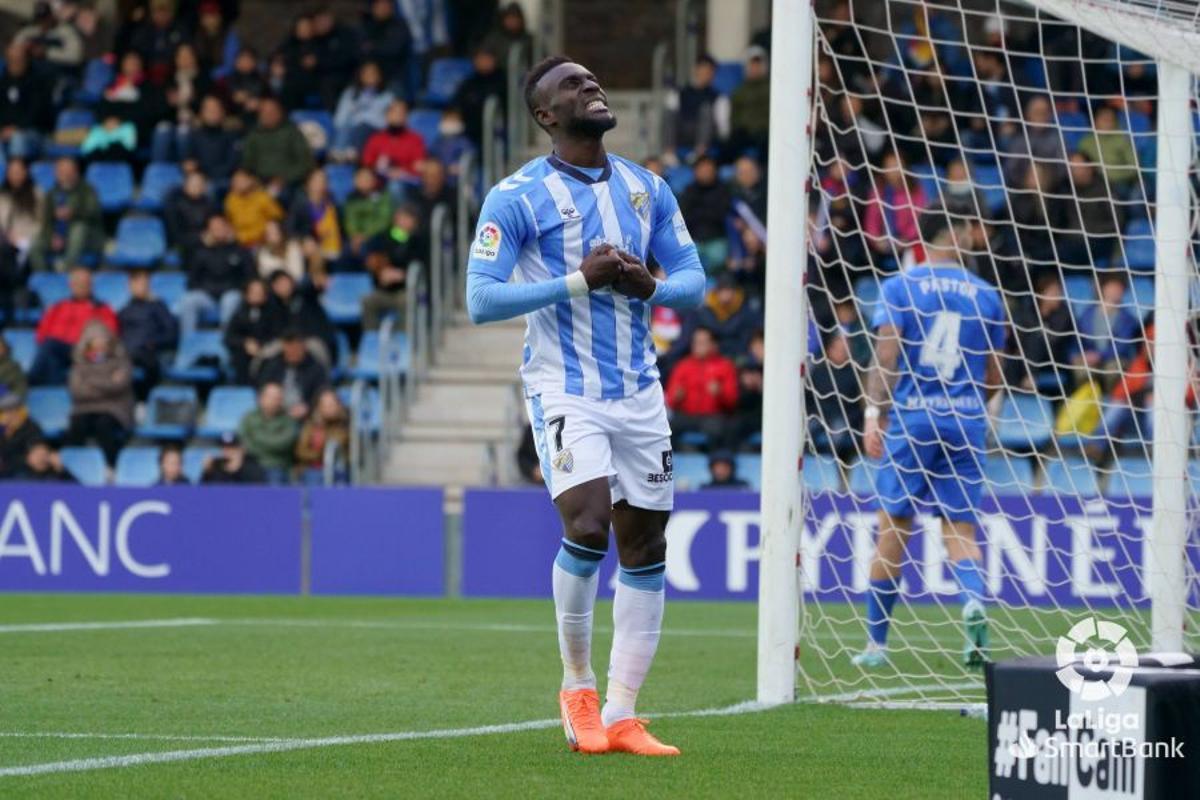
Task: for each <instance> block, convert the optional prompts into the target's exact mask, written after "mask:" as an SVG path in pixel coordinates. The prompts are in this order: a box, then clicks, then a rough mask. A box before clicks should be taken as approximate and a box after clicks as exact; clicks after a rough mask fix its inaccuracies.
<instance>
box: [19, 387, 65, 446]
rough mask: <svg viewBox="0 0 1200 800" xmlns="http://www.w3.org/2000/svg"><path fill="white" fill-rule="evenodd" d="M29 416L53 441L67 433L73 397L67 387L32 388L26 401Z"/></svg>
mask: <svg viewBox="0 0 1200 800" xmlns="http://www.w3.org/2000/svg"><path fill="white" fill-rule="evenodd" d="M26 403H27V404H28V406H29V416H31V417H33V421H34V422H36V423H37V424H38V427H40V428H41V429H42V433H44V434H46V435H47V436H49V437H50V438H51V439H57V438H58V437H59V436H62V435H63V434H64V433H66V430H67V425H68V424H70V422H71V395H70V394H69V393H68V392H67V387H65V386H32V387H30V389H29V396H28V398H27V399H26Z"/></svg>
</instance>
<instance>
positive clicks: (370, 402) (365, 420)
mask: <svg viewBox="0 0 1200 800" xmlns="http://www.w3.org/2000/svg"><path fill="white" fill-rule="evenodd" d="M337 395H338V398H339V399H340V400H341V401H342V405H344V406H345V407H346V408H348V409H350V414H351V417H352V418H353V415H354V408H353V403H352V402H351V401H352V400H353V399H354V392H353V387H351V386H342V387H339V388H338V390H337ZM356 422H357V423H358V425H359V427H360V428H362V429H363V430H366V431H369V432H370V433H378V432H379V428H380V426H381V425H382V423H383V399H382V398H381V397H380V395H379V390H378V389H376V388H375V387H374V386H368V387H366V389H365V391H363V393H362V407H361V408H359V410H358V419H357V420H356Z"/></svg>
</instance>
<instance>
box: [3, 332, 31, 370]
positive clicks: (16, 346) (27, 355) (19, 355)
mask: <svg viewBox="0 0 1200 800" xmlns="http://www.w3.org/2000/svg"><path fill="white" fill-rule="evenodd" d="M4 340H5V341H6V342H8V347H9V349H10V350H11V351H12V357H13V361H16V362H17V363H18V364H20V365H21V371H22V372H25V373H28V372H29V368H30V367H32V366H33V357H34V356H35V355H37V332H36V331H34V330H33V328H6V329H5V330H4Z"/></svg>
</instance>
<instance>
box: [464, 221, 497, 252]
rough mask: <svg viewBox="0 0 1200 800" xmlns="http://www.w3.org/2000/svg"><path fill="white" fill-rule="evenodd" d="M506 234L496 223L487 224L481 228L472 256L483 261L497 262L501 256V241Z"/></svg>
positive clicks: (472, 248) (472, 249)
mask: <svg viewBox="0 0 1200 800" xmlns="http://www.w3.org/2000/svg"><path fill="white" fill-rule="evenodd" d="M503 238H504V234H503V233H502V232H501V231H500V226H499V225H497V224H496V223H494V222H485V223H483V224H482V225H480V226H479V235H478V236H476V237H475V244H474V245H473V246H472V247H471V255H472V257H474V258H478V259H481V260H483V261H495V260H496V259H497V258H498V257H499V255H500V240H501V239H503Z"/></svg>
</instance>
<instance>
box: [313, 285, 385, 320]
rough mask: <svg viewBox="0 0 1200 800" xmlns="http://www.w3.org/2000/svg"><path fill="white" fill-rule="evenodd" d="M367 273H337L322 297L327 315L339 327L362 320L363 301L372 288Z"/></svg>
mask: <svg viewBox="0 0 1200 800" xmlns="http://www.w3.org/2000/svg"><path fill="white" fill-rule="evenodd" d="M372 285H373V284H372V282H371V276H370V275H368V274H367V273H365V272H335V273H333V274H332V275H330V276H329V284H328V285H327V286H326V287H325V294H324V295H322V297H321V305H322V306H324V308H325V313H326V314H328V315H329V318H330V319H331V320H333V322H334V323H335V324H337V325H349V324H352V323H355V322H358V321H359V320H361V319H362V300H363V298H364V297H366V295H367V294H368V293H370V291H371V288H372Z"/></svg>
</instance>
